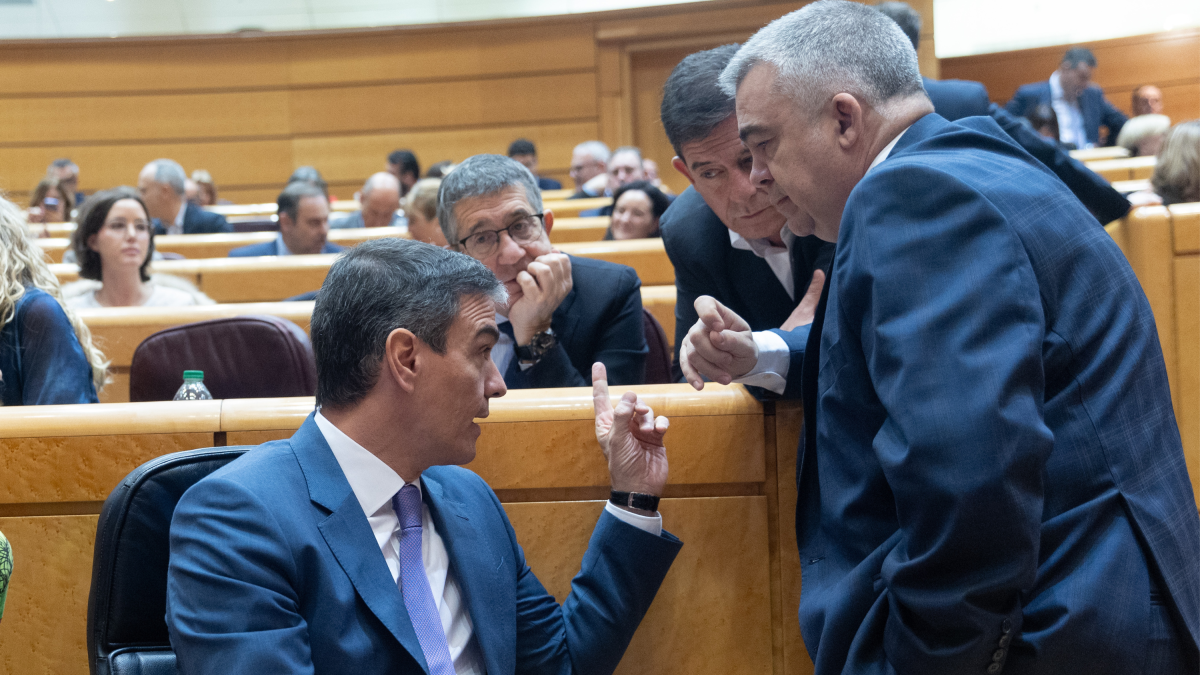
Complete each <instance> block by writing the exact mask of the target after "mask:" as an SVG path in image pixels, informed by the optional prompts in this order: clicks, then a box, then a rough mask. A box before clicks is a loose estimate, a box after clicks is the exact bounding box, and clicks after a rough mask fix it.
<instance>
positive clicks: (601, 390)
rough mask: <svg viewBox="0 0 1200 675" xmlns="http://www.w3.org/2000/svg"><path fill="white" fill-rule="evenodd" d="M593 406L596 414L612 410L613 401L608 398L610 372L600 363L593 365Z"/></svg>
mask: <svg viewBox="0 0 1200 675" xmlns="http://www.w3.org/2000/svg"><path fill="white" fill-rule="evenodd" d="M592 405H593V407H594V408H595V410H596V414H600V413H603V412H608V411H611V410H612V401H611V400H610V399H609V397H608V371H607V370H606V369H605V368H604V364H603V363H601V362H599V361H597V362H596V363H593V364H592Z"/></svg>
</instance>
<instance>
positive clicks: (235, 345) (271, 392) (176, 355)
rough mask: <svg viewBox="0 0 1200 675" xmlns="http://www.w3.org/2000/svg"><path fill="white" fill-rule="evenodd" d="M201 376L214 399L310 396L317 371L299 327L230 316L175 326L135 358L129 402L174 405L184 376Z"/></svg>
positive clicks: (147, 342)
mask: <svg viewBox="0 0 1200 675" xmlns="http://www.w3.org/2000/svg"><path fill="white" fill-rule="evenodd" d="M185 370H203V371H204V385H205V386H206V387H208V391H209V392H210V393H212V396H213V398H271V397H276V396H312V395H313V394H315V393H316V392H317V366H316V362H315V360H314V359H313V353H312V344H311V343H310V342H309V341H308V336H307V335H305V334H304V331H303V330H302V329H301V328H300V327H299V326H297V325H296V324H294V323H292V322H291V321H288V320H287V319H282V318H280V317H277V316H266V315H263V316H257V315H248V316H231V317H227V318H224V319H213V320H211V321H199V322H196V323H189V324H185V325H182V326H172V327H171V328H167V329H165V330H160V331H159V332H157V333H155V334H153V335H151V336H150V337H148V338H146V339H145V340H143V341H142V343H141V344H140V345H138V347H137V349H136V350H134V352H133V359H132V361H131V363H130V366H129V400H130V401H170V400H171V399H172V398H174V397H175V392H176V391H178V390H179V385H181V384H183V371H185Z"/></svg>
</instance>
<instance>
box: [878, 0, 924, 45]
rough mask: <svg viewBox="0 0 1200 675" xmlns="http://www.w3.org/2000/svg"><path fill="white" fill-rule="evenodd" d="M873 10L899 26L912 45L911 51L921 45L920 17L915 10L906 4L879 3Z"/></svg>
mask: <svg viewBox="0 0 1200 675" xmlns="http://www.w3.org/2000/svg"><path fill="white" fill-rule="evenodd" d="M875 9H877V10H879V11H880V13H882V14H883V15H884V16H886V17H887V18H889V19H891V20H892V21H895V22H896V24H897V25H899V26H900V30H902V31H904V34H905V35H907V36H908V41H909V42H911V43H912V46H913V49H917V46H918V45H919V44H921V15H920V14H918V13H917V10H915V9H913V8H912V7H910V6H909V5H908V3H906V2H881V3H879V4H878V5H875Z"/></svg>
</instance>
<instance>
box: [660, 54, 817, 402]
mask: <svg viewBox="0 0 1200 675" xmlns="http://www.w3.org/2000/svg"><path fill="white" fill-rule="evenodd" d="M737 49H738V45H724V46H722V47H717V48H716V49H710V50H707V51H703V52H697V53H695V54H691V55H689V56H687V57H685V58H684V59H683V60H682V61H680V62H679V65H677V66H675V69H674V70H673V71H672V72H671V76H670V77H668V78H667V82H666V84H665V85H664V87H663V101H662V108H661V115H660V116H661V118H662V122H663V128H664V129H665V130H666V132H667V138H668V139H670V141H671V145H672V146H673V147H674V148H675V155H676V156H675V158H674V159H673V160H672V161H671V163H672V165H673V166H674V167H675V169H676V170H678V171H679V172H680V173H682V174H683V175H684V176H687V179H688V181H689V182H691V184H692V185H691V187H689V188H688V189H687V190H685V191H684V192H683V193H682V194H681V195H679V197H678V198H676V199H675V201H674V203H672V204H671V207H670V208H668V209H667V212H666V213H665V214H663V217H662V221H661V225H662V239H663V245H664V246H665V247H666V249H667V256H668V257H670V258H671V264H672V265H673V266H674V267H675V365H674V370H673V373H674V375H675V379H681V378H682V371H681V370H680V368H679V350H680V348H681V346H682V345H683V341H684V338H685V337H686V336H687V334H688V331H689V330H691V329H692V328H693V327H694V326H695V325H696V323H697V322H698V321H699V316H698V315H697V313H696V308H695V303H696V298H698V297H700V296H703V295H707V296H712V297H714V298H716V299H717V300H719V301H721V302H722V303H724V304H725V306H727V307H729V308H730V309H732V310H733V311H734V312H737V314H738V315H739V316H741V317H742V318H743V319H745V320H746V322H747V323H748V324H749V325H750V328H751V329H752V330H755V331H766V330H768V329H771V328H781V327H782V328H783V329H784V330H791V329H793V328H796V327H798V326H800V325H803V324H805V323H809V322H811V321H812V311H813V309H815V306H809V307H807V308H806V307H805V306H804V305H803V303H802V302H801V300H802V298H803V297H805V296H806V291H808V290H812V292H811V293H808V294H807V295H809V296H811V297H810V303H809V304H810V305H815V300H816V297H815V296H819V294H820V292H821V283H822V281H823V280H824V271H821V272H820V273H817V274H815V276H814V273H815V272H817V271H818V270H825V271H827V270H828V269H829V262H830V258H831V256H832V253H833V244H829V243H826V242H823V241H821V240H820V239H819V238H817V237H811V236H810V237H796V236H794V235H793V234H792V233H791V232H790V231H788V230H787V228H786V227H785V222H786V219H785V217H784V216H783V214H782V213H780V212H779V211H777V210H775V208H774V207H773V205H772V203H771V200H770V195H768V194H767V191H766V190H765V189H761V188H756V186H754V185H753V184H751V183H750V151H749V150H747V149H746V147H745V146H744V145H743V144H742V140H741V139H740V138H738V135H737V118H736V116H735V115H734V100H733V97H731V96H729V95H727V94H725V92H723V91H721V88H720V87H719V86H718V85H717V78H718V77H719V76H720V75H721V71H722V70H724V69H725V66H726V64H728V63H729V59H731V58H732V57H733V55H734V53H736V52H737ZM810 285H811V286H812V289H810ZM813 289H815V290H813ZM745 383H746V384H756V383H757V384H762V383H759V382H756V381H755V380H753V379H751V380H748V381H746V382H745Z"/></svg>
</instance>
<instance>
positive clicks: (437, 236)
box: [404, 178, 446, 246]
mask: <svg viewBox="0 0 1200 675" xmlns="http://www.w3.org/2000/svg"><path fill="white" fill-rule="evenodd" d="M441 185H442V179H441V178H422V179H421V180H419V181H417V182H416V183H414V184H413V186H412V189H410V190H409V191H408V194H406V195H404V217H405V218H407V219H408V233H409V234H410V235H412V238H413V239H416V240H417V241H423V242H425V243H426V244H433V245H435V246H445V245H446V236H445V235H443V234H442V228H441V226H440V225H438V219H437V198H438V188H439V187H441Z"/></svg>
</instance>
